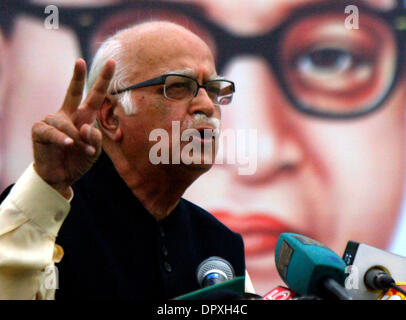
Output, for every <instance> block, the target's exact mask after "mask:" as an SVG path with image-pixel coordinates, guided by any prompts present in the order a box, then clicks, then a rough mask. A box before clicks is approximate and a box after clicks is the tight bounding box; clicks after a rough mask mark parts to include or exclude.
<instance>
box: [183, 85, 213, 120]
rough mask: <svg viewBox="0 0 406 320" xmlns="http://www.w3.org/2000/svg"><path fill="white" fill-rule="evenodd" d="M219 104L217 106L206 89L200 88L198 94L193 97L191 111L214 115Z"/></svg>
mask: <svg viewBox="0 0 406 320" xmlns="http://www.w3.org/2000/svg"><path fill="white" fill-rule="evenodd" d="M216 110H219V106H216V105H215V104H214V103H213V101H212V100H211V99H210V97H209V95H208V94H207V91H206V89H204V88H199V90H198V91H197V94H196V96H195V97H194V98H193V99H192V101H191V104H190V109H189V112H190V113H192V114H194V113H204V114H205V115H206V116H207V117H209V118H210V117H212V116H213V115H214V113H215V112H216Z"/></svg>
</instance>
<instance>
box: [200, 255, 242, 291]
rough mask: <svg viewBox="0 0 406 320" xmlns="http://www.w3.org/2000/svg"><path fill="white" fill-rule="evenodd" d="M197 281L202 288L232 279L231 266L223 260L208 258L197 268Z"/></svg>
mask: <svg viewBox="0 0 406 320" xmlns="http://www.w3.org/2000/svg"><path fill="white" fill-rule="evenodd" d="M196 276H197V281H198V282H199V284H200V286H201V287H202V288H205V287H208V286H212V285H216V284H219V283H222V282H225V281H229V280H232V279H233V278H234V269H233V266H232V265H231V264H230V263H229V262H228V261H227V260H224V259H223V258H220V257H210V258H207V259H206V260H204V261H203V262H201V263H200V264H199V266H198V267H197V272H196Z"/></svg>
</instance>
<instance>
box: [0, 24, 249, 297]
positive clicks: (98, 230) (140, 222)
mask: <svg viewBox="0 0 406 320" xmlns="http://www.w3.org/2000/svg"><path fill="white" fill-rule="evenodd" d="M85 77H86V64H85V62H84V61H83V60H82V59H78V60H77V62H76V64H75V68H74V73H73V77H72V80H71V82H70V85H69V88H68V90H67V93H66V97H65V100H64V102H63V104H62V107H61V108H60V109H59V111H57V112H56V113H54V114H50V115H48V116H47V117H46V118H45V119H44V120H43V121H39V122H37V123H35V124H34V125H33V128H32V142H33V149H34V162H33V164H32V165H31V166H30V167H29V168H28V169H27V170H26V171H25V172H24V174H23V175H22V176H21V177H20V179H19V180H18V181H17V182H16V184H15V185H14V186H11V187H9V188H8V189H7V190H6V191H5V192H4V193H3V195H2V199H4V201H3V202H2V205H1V207H0V298H2V299H52V298H56V299H62V298H72V299H108V298H115V299H156V298H158V299H169V298H172V297H176V296H179V295H181V294H184V293H187V292H190V291H193V290H196V289H198V288H199V284H198V282H197V280H196V269H197V267H198V265H199V264H200V263H201V262H202V261H203V260H204V259H206V258H208V257H211V256H219V257H222V258H224V259H225V260H227V261H228V262H230V263H231V265H232V266H233V268H234V271H235V274H236V275H237V276H242V275H244V274H245V260H244V248H243V241H242V238H241V236H240V235H238V234H235V233H233V232H231V231H230V230H229V229H227V228H226V227H225V226H224V225H222V224H221V223H220V222H219V221H217V220H216V219H215V218H214V217H213V216H211V215H210V214H209V213H208V212H206V211H205V210H203V209H201V208H199V207H197V206H196V205H194V204H192V203H190V202H188V201H186V200H184V199H182V198H181V196H182V194H183V193H184V192H185V190H186V189H187V188H188V187H189V186H190V185H191V184H192V183H193V182H194V181H195V180H196V179H197V178H198V177H199V176H200V175H201V174H203V173H204V172H206V171H207V170H208V169H209V168H210V167H211V164H212V163H213V161H192V163H184V162H183V161H180V162H176V161H173V160H170V161H169V163H159V164H154V163H152V161H151V159H150V155H151V153H150V150H151V148H152V147H153V146H154V144H156V143H157V140H154V139H150V134H151V132H152V131H153V130H155V129H161V130H166V132H168V134H169V136H171V135H174V134H175V133H174V132H173V128H174V127H176V126H174V125H173V124H174V123H176V124H178V127H179V130H180V133H182V132H185V131H186V130H189V129H194V130H195V131H196V132H198V133H199V134H198V135H195V136H193V137H192V138H193V140H194V141H195V142H196V139H197V141H198V144H199V145H200V146H206V144H211V143H212V138H207V137H206V136H205V135H200V134H201V133H203V131H215V130H218V127H217V125H218V123H219V119H220V105H222V104H228V103H229V102H230V100H231V98H232V93H233V92H234V84H233V83H232V82H231V81H228V80H225V79H222V78H221V77H219V76H218V75H217V74H216V69H215V63H214V59H213V55H212V53H211V51H210V49H209V47H208V46H207V44H206V43H205V42H204V41H203V40H202V39H200V38H199V37H198V36H197V35H195V34H194V33H192V32H191V31H189V30H187V29H185V28H183V27H181V26H179V25H176V24H174V23H171V22H164V21H156V22H147V23H143V24H139V25H137V26H134V27H131V28H128V29H125V30H122V31H120V32H118V33H117V34H115V35H114V36H112V37H110V38H109V39H107V40H106V41H105V42H104V43H103V44H102V45H101V47H100V49H99V50H98V52H97V53H96V55H95V57H94V61H93V64H92V67H91V69H90V71H89V76H88V84H87V85H88V94H87V95H86V97H85V98H84V99H82V92H83V89H84V83H85ZM95 120H96V121H97V125H96V126H94V125H93V124H94V122H95ZM213 136H214V135H213ZM188 143H189V141H183V140H182V139H169V145H168V146H167V148H168V149H167V150H161V151H160V152H162V153H164V152H169V153H170V154H176V152H178V153H182V151H185V150H184V149H185V146H186V145H187V144H188ZM202 149H204V148H202ZM207 150H209V152H207ZM215 150H216V148H215V146H213V145H210V147H209V148H206V149H205V152H202V153H201V154H199V155H198V156H197V158H200V160H208V158H209V160H213V159H214V156H215ZM186 153H190V152H189V151H187V152H186ZM158 156H159V154H158ZM193 159H195V160H196V154H195V155H193ZM202 192H204V190H202ZM62 223H63V225H62ZM62 248H63V249H62ZM55 262H59V263H58V264H57V266H58V268H57V271H58V272H57V273H58V274H55V272H52V270H55V269H54V268H50V267H53V266H54V263H55ZM50 270H51V271H50ZM50 278H51V279H52V280H53V281H56V280H58V281H57V282H58V283H57V288H58V289H57V290H56V292H55V286H54V287H52V286H50V285H49V279H50ZM246 287H247V289H246V290H247V291H252V287H251V285H250V281H249V277H247V281H246Z"/></svg>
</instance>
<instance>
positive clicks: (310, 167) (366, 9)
mask: <svg viewBox="0 0 406 320" xmlns="http://www.w3.org/2000/svg"><path fill="white" fill-rule="evenodd" d="M402 5H403V1H396V0H389V1H384V0H365V1H356V0H354V1H349V2H347V1H329V0H322V1H313V0H272V1H271V0H268V1H263V0H258V1H257V0H250V1H247V0H233V1H231V0H200V1H199V0H196V1H131V2H125V3H124V2H123V3H122V2H120V1H78V0H76V1H74V0H71V1H69V0H66V1H62V0H61V1H53V5H52V6H51V5H49V3H48V2H47V1H32V2H29V1H21V2H20V1H2V3H1V5H0V8H1V13H0V18H1V32H0V57H1V59H0V68H1V69H0V70H1V73H0V148H1V151H0V187H1V189H4V188H5V187H6V186H8V185H9V184H10V183H12V182H14V181H15V180H16V179H17V178H18V177H19V176H20V175H21V173H22V172H23V170H24V169H25V167H26V166H27V165H28V164H29V163H30V162H31V161H32V147H31V140H30V133H31V127H32V124H33V122H35V121H38V120H40V119H42V118H43V117H44V116H45V115H46V114H48V113H53V112H55V111H56V110H57V109H58V108H59V107H60V104H61V103H62V101H63V97H64V94H65V90H66V88H67V85H68V83H69V80H70V77H71V74H72V69H73V64H74V61H75V60H76V58H77V57H84V58H85V59H86V61H87V63H88V64H90V62H91V57H92V55H93V53H94V52H95V50H96V49H97V48H98V46H99V45H100V43H101V41H103V39H105V38H106V37H107V36H109V35H111V34H112V33H114V32H115V31H117V30H119V29H122V28H125V27H128V26H130V25H133V24H135V23H139V22H143V21H149V20H153V19H165V20H171V21H174V22H177V23H179V24H182V25H184V26H186V27H188V28H190V29H191V30H193V31H194V32H196V33H197V34H198V35H199V36H201V37H202V38H203V39H204V40H205V41H206V42H207V43H208V44H209V46H210V48H211V49H212V50H213V53H214V55H215V58H216V64H217V71H218V73H219V74H220V75H222V76H224V77H226V78H227V79H230V80H233V81H234V82H235V86H236V93H235V95H234V97H233V101H232V103H231V104H230V105H227V106H224V107H222V110H221V111H222V124H221V129H222V135H221V139H220V145H219V151H218V152H219V153H218V157H217V158H216V162H215V164H214V165H213V167H212V169H211V170H210V171H209V172H207V173H206V174H204V175H203V176H201V177H200V178H199V179H198V180H197V181H196V182H195V183H194V184H193V185H192V186H191V187H190V188H189V189H188V190H187V192H186V193H185V195H184V197H185V198H186V199H189V200H191V201H192V202H194V203H196V204H198V205H200V206H201V207H203V208H205V209H206V210H208V211H210V212H211V213H212V214H213V215H215V216H216V217H217V218H218V219H219V220H221V221H222V222H223V223H224V224H226V225H227V226H228V227H229V228H230V229H232V230H234V231H236V232H239V233H240V234H241V235H242V236H243V239H244V243H245V253H246V264H247V269H248V272H249V274H250V276H251V279H252V281H253V284H254V287H255V289H256V291H257V292H258V293H261V294H263V293H265V292H267V291H269V290H270V289H272V288H273V287H275V286H276V285H279V284H283V283H282V280H281V279H280V278H279V276H278V274H277V272H276V268H275V263H274V248H275V244H276V241H277V239H278V237H279V235H280V233H282V232H297V233H301V234H304V235H307V236H309V237H311V238H313V239H316V240H318V241H319V242H321V243H323V244H324V245H326V246H327V247H329V248H331V249H333V250H334V251H335V252H336V253H337V254H338V255H340V256H341V255H342V253H343V251H344V248H345V246H346V244H347V241H348V240H354V241H358V242H363V243H366V244H369V245H372V246H375V247H378V248H381V249H385V250H390V251H392V252H395V253H397V254H401V255H405V256H406V247H405V245H404V243H405V240H406V236H405V231H404V229H405V228H406V222H404V220H405V218H404V217H403V214H402V209H403V201H404V200H403V199H404V180H405V163H406V162H405V161H406V160H405V156H404V155H405V146H406V143H405V114H404V109H405V102H406V79H405V77H406V73H405V71H406V70H405V68H404V64H405V63H404V59H405V54H406V52H405V42H406V11H405V10H404V8H403V7H402ZM163 36H164V35H163ZM162 54H165V53H164V52H163V53H162ZM223 133H224V134H223ZM226 133H227V134H226ZM219 245H221V244H219Z"/></svg>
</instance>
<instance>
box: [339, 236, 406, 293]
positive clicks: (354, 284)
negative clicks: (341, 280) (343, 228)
mask: <svg viewBox="0 0 406 320" xmlns="http://www.w3.org/2000/svg"><path fill="white" fill-rule="evenodd" d="M343 260H344V262H345V263H346V265H347V266H349V267H350V268H349V270H350V272H349V273H350V275H349V276H348V278H347V280H346V283H347V287H350V286H351V291H352V295H353V297H354V298H356V299H362V300H377V299H381V298H382V294H383V293H384V292H385V291H387V290H389V289H391V288H392V289H394V291H398V292H400V293H401V294H403V295H404V296H406V292H405V290H404V289H402V288H401V287H400V285H402V284H401V283H397V282H396V281H395V280H394V278H395V279H401V280H404V279H406V257H402V256H399V255H396V254H394V253H390V252H387V251H384V250H381V249H378V248H374V247H372V246H369V245H366V244H363V243H358V242H355V241H348V243H347V246H346V248H345V251H344V254H343ZM360 280H361V281H360ZM392 291H393V290H392Z"/></svg>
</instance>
